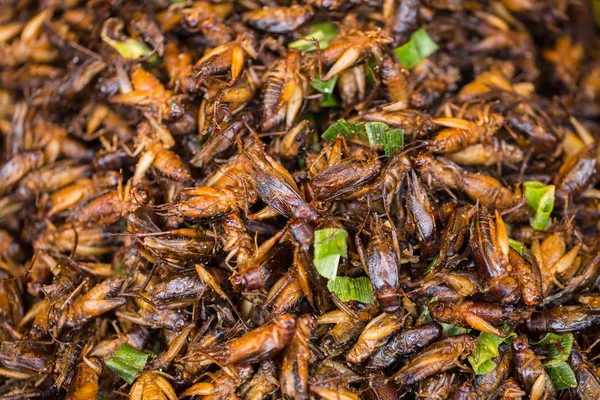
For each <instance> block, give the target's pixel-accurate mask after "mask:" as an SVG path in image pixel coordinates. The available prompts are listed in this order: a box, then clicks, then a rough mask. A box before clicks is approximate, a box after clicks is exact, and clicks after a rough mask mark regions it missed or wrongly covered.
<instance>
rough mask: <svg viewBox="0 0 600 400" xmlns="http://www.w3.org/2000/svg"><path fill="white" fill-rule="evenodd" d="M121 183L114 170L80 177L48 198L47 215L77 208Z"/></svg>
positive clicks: (50, 215)
mask: <svg viewBox="0 0 600 400" xmlns="http://www.w3.org/2000/svg"><path fill="white" fill-rule="evenodd" d="M118 183H119V176H118V174H117V173H114V172H113V171H107V173H102V172H97V173H95V174H94V175H93V176H92V177H91V179H90V178H80V179H78V180H77V181H75V182H73V183H72V184H70V185H68V186H65V187H64V188H62V189H60V190H57V191H56V192H54V193H52V194H51V195H50V197H49V198H48V206H49V209H48V212H47V214H46V215H47V216H48V217H52V216H53V215H55V214H58V213H60V212H62V211H65V210H67V209H69V208H76V206H77V205H78V204H80V203H82V202H85V201H87V200H89V199H90V198H91V197H93V196H94V195H96V194H98V193H100V192H101V191H102V190H105V189H111V188H114V187H115V186H117V184H118Z"/></svg>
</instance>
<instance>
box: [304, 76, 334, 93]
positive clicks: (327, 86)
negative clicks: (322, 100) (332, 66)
mask: <svg viewBox="0 0 600 400" xmlns="http://www.w3.org/2000/svg"><path fill="white" fill-rule="evenodd" d="M338 77H339V75H335V76H334V77H333V78H331V79H330V80H328V81H327V82H323V81H322V80H321V77H320V76H319V75H317V76H316V77H315V80H314V81H312V82H310V86H312V87H314V88H315V89H316V90H317V91H318V92H319V93H323V94H331V93H333V89H334V88H335V84H336V82H337V80H338Z"/></svg>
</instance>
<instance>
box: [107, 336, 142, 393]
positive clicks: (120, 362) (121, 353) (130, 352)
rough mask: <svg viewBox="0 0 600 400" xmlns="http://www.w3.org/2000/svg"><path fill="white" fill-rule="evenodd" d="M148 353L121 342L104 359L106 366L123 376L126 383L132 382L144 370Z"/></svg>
mask: <svg viewBox="0 0 600 400" xmlns="http://www.w3.org/2000/svg"><path fill="white" fill-rule="evenodd" d="M148 357H149V355H148V354H146V353H144V352H142V351H139V350H138V349H136V348H133V347H131V346H130V345H128V344H123V345H121V347H119V348H118V349H117V351H116V352H115V354H114V355H113V356H112V357H110V358H109V359H108V360H106V362H105V364H106V366H107V367H108V368H109V369H110V370H111V371H113V372H114V373H116V374H117V375H119V376H120V377H121V378H123V379H124V380H125V381H126V382H127V383H129V384H132V383H133V381H135V378H136V377H137V376H138V375H139V374H140V373H141V372H142V371H143V370H144V368H145V367H146V362H147V361H148Z"/></svg>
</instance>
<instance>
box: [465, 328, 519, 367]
mask: <svg viewBox="0 0 600 400" xmlns="http://www.w3.org/2000/svg"><path fill="white" fill-rule="evenodd" d="M509 329H510V328H508V327H505V328H504V329H503V330H504V331H505V332H507V333H508V330H509ZM515 337H516V334H515V333H514V332H512V333H511V334H510V335H508V336H507V337H500V336H497V335H493V334H491V333H487V332H481V333H480V334H479V339H478V340H477V346H476V347H475V350H473V352H472V353H471V355H470V356H469V357H467V359H468V360H469V363H470V364H471V367H473V371H474V372H475V374H476V375H485V374H487V373H489V372H491V371H493V370H494V369H495V368H496V363H495V362H494V361H493V359H494V358H496V357H498V356H500V352H499V351H498V347H499V346H500V345H501V344H502V343H511V342H512V340H513V339H514V338H515Z"/></svg>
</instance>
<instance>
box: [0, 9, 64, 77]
mask: <svg viewBox="0 0 600 400" xmlns="http://www.w3.org/2000/svg"><path fill="white" fill-rule="evenodd" d="M51 16H52V11H51V10H49V9H45V10H42V11H41V12H40V13H38V14H37V15H35V16H33V17H32V18H31V19H30V20H29V21H27V23H26V24H25V25H23V24H21V23H19V24H15V25H13V26H12V27H10V29H8V30H7V31H6V32H5V34H6V38H5V40H6V41H8V40H10V39H9V38H13V37H15V36H17V35H18V34H19V33H20V36H19V37H18V38H16V39H15V40H13V42H12V43H11V44H10V45H8V46H3V47H2V51H1V55H2V58H1V59H2V62H1V64H2V65H3V66H16V65H20V64H23V63H26V62H28V61H33V62H52V61H54V60H55V59H56V57H58V54H59V52H58V51H57V50H56V49H55V48H54V46H52V44H51V43H50V41H49V38H48V36H47V35H46V34H45V33H44V30H43V28H44V24H45V23H46V21H48V20H49V19H50V18H51Z"/></svg>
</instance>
